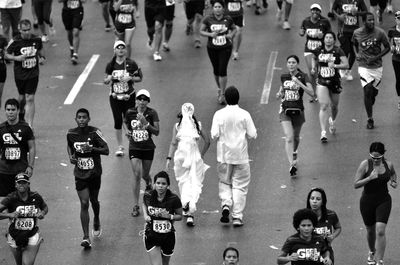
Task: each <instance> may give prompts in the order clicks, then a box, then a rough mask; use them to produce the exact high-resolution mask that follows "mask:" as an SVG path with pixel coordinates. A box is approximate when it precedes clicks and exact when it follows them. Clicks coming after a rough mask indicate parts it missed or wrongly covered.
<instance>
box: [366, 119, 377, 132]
mask: <svg viewBox="0 0 400 265" xmlns="http://www.w3.org/2000/svg"><path fill="white" fill-rule="evenodd" d="M374 127H375V126H374V119H372V118H370V119H368V121H367V129H369V130H372V129H373V128H374Z"/></svg>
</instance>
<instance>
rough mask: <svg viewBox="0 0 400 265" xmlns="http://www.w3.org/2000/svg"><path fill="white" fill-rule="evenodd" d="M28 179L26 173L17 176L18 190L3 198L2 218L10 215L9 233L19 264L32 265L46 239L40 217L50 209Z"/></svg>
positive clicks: (9, 240) (15, 257)
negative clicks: (40, 229) (42, 231)
mask: <svg viewBox="0 0 400 265" xmlns="http://www.w3.org/2000/svg"><path fill="white" fill-rule="evenodd" d="M29 183H30V182H29V176H28V174H26V173H20V174H18V175H17V176H16V177H15V187H16V191H14V192H12V193H10V194H9V195H8V196H7V197H6V198H4V199H3V200H2V201H1V203H0V219H3V218H9V228H8V233H7V235H6V237H7V243H8V244H9V245H10V250H11V252H12V254H13V255H14V259H15V262H16V264H30V265H33V264H34V263H35V259H36V256H37V253H38V252H39V247H40V244H41V243H42V241H43V238H42V237H41V236H40V233H39V227H38V219H43V218H44V216H45V215H46V214H47V212H48V211H49V209H48V207H47V204H46V203H45V202H44V200H43V198H42V196H40V195H39V193H37V192H33V191H31V190H30V184H29ZM6 209H7V213H3V211H4V210H6Z"/></svg>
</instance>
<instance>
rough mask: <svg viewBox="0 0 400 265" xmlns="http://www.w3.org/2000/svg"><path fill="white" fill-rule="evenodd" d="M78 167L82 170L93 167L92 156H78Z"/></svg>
mask: <svg viewBox="0 0 400 265" xmlns="http://www.w3.org/2000/svg"><path fill="white" fill-rule="evenodd" d="M77 165H78V168H79V169H82V170H89V169H93V168H94V161H93V158H92V157H78V162H77Z"/></svg>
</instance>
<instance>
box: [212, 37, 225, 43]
mask: <svg viewBox="0 0 400 265" xmlns="http://www.w3.org/2000/svg"><path fill="white" fill-rule="evenodd" d="M212 44H214V45H215V46H222V45H225V44H226V37H225V35H222V36H217V37H215V38H213V39H212Z"/></svg>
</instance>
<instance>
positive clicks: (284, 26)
mask: <svg viewBox="0 0 400 265" xmlns="http://www.w3.org/2000/svg"><path fill="white" fill-rule="evenodd" d="M282 28H283V29H285V30H289V29H290V24H289V22H288V21H283V24H282Z"/></svg>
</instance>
